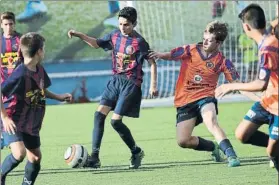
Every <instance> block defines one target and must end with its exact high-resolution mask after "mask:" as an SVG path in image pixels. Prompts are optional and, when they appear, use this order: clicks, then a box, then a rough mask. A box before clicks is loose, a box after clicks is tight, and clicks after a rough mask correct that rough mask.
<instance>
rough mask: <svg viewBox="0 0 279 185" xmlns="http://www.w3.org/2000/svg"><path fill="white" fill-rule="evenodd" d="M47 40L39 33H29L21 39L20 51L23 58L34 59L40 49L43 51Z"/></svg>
mask: <svg viewBox="0 0 279 185" xmlns="http://www.w3.org/2000/svg"><path fill="white" fill-rule="evenodd" d="M44 42H45V39H44V37H43V36H41V35H40V34H38V33H35V32H29V33H26V34H24V35H22V36H21V38H20V51H21V52H22V54H23V57H25V56H27V57H31V58H32V57H34V56H35V55H36V53H37V52H38V50H39V49H43V47H44Z"/></svg>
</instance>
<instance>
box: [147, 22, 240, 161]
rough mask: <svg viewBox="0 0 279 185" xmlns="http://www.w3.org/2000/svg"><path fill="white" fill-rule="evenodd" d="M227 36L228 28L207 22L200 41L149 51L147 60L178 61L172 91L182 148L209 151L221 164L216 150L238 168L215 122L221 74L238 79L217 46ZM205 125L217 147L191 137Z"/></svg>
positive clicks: (177, 131)
mask: <svg viewBox="0 0 279 185" xmlns="http://www.w3.org/2000/svg"><path fill="white" fill-rule="evenodd" d="M227 34H228V29H227V25H226V24H224V23H221V22H218V21H213V22H211V23H209V24H208V25H207V26H206V28H205V30H204V34H203V42H202V43H198V44H191V45H185V46H182V47H177V48H175V49H173V50H171V51H170V52H165V53H160V52H154V51H153V52H151V53H150V55H149V57H150V58H159V59H164V60H177V61H180V60H181V68H180V73H179V77H178V80H177V85H176V90H175V100H174V101H175V102H174V103H175V106H176V108H177V120H176V136H177V143H178V145H179V146H180V147H182V148H191V149H194V150H197V151H209V152H212V156H213V157H214V160H215V161H217V162H219V161H222V159H221V156H220V153H219V147H220V149H221V150H222V151H223V152H224V154H225V155H226V156H227V158H228V166H229V167H235V166H239V165H240V161H239V160H238V158H237V156H236V153H235V151H234V149H233V147H232V145H231V143H230V141H229V139H227V137H226V134H225V132H224V131H223V129H222V128H221V127H220V126H219V124H218V121H217V114H218V109H217V100H216V99H215V98H214V90H215V88H216V85H217V83H218V78H219V75H220V74H221V73H224V75H225V77H226V79H227V80H228V81H230V82H232V81H234V80H237V79H238V78H239V75H238V73H237V72H236V70H235V68H234V66H233V64H232V62H231V61H230V60H228V59H226V58H225V57H224V55H223V54H222V53H221V51H220V46H221V45H222V43H223V42H224V40H225V39H226V37H227ZM202 122H204V124H205V125H206V127H207V129H208V130H209V132H210V133H211V134H213V136H214V137H215V139H216V141H217V142H218V144H219V147H218V145H217V144H214V142H212V141H210V140H206V139H203V138H201V137H196V136H192V132H193V130H194V128H195V126H197V125H198V124H200V123H202Z"/></svg>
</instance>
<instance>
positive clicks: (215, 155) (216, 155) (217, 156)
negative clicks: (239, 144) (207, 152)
mask: <svg viewBox="0 0 279 185" xmlns="http://www.w3.org/2000/svg"><path fill="white" fill-rule="evenodd" d="M214 145H215V148H214V150H213V151H212V153H211V156H212V159H213V161H215V162H222V161H223V158H222V154H221V151H220V149H219V145H218V144H217V143H214Z"/></svg>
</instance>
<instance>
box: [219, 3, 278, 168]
mask: <svg viewBox="0 0 279 185" xmlns="http://www.w3.org/2000/svg"><path fill="white" fill-rule="evenodd" d="M239 18H240V19H241V20H242V26H243V29H244V31H245V33H246V34H247V36H248V37H250V38H251V39H253V40H255V41H256V42H257V44H258V48H259V61H260V72H259V77H258V79H257V80H255V81H252V82H250V83H232V84H224V85H221V86H219V87H218V88H217V89H216V97H222V96H224V95H225V94H227V93H229V92H231V91H235V90H242V91H250V92H257V91H265V92H264V94H263V96H262V98H261V101H259V102H256V103H255V104H254V105H253V106H252V107H251V109H250V110H249V111H248V112H247V114H246V115H245V117H244V119H243V120H242V122H241V123H240V124H239V125H238V127H237V129H236V131H235V135H236V137H237V139H239V140H240V141H241V142H243V143H245V144H252V145H255V146H260V147H266V151H267V154H268V156H269V157H270V158H271V160H272V161H273V162H274V165H275V168H276V169H277V170H278V159H279V142H278V121H279V120H278V58H279V48H278V39H276V37H275V35H267V34H266V31H265V30H266V20H265V14H264V11H263V9H262V8H261V7H260V6H259V5H257V4H250V5H249V6H247V7H246V8H245V9H244V10H243V11H242V12H241V13H240V14H239ZM265 123H267V124H269V135H267V134H265V133H264V132H261V131H259V130H258V129H259V127H260V126H262V125H263V124H265Z"/></svg>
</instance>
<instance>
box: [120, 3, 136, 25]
mask: <svg viewBox="0 0 279 185" xmlns="http://www.w3.org/2000/svg"><path fill="white" fill-rule="evenodd" d="M119 17H123V18H125V19H127V20H128V21H130V22H131V23H132V24H135V23H136V21H137V10H136V9H135V8H133V7H124V8H123V9H121V10H120V11H119V14H118V18H119Z"/></svg>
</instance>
